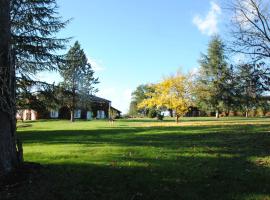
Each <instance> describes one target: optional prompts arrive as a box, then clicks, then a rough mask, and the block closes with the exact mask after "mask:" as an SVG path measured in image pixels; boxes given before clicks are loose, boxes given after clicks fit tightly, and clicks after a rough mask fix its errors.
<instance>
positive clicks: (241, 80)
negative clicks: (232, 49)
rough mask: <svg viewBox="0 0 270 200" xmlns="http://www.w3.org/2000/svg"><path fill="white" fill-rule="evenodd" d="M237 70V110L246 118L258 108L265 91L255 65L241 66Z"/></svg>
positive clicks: (258, 70) (259, 72)
mask: <svg viewBox="0 0 270 200" xmlns="http://www.w3.org/2000/svg"><path fill="white" fill-rule="evenodd" d="M259 65H260V64H259ZM237 69H238V87H237V97H238V102H239V109H241V110H242V111H244V112H245V115H246V117H248V116H249V112H250V111H251V110H253V109H255V108H256V107H258V106H259V104H260V99H261V98H262V94H263V92H264V91H265V90H264V84H263V83H262V80H263V79H262V78H261V74H262V72H261V70H260V68H259V67H258V66H257V64H242V65H239V66H238V67H237Z"/></svg>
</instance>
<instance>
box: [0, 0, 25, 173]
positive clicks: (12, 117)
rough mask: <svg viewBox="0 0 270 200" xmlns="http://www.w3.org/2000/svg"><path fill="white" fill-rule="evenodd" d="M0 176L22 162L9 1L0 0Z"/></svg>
mask: <svg viewBox="0 0 270 200" xmlns="http://www.w3.org/2000/svg"><path fill="white" fill-rule="evenodd" d="M0 24H1V26H0V175H4V174H7V173H9V172H10V171H12V170H13V169H15V168H16V167H17V166H18V164H19V163H20V160H19V159H21V160H22V146H21V145H20V147H19V148H18V149H19V150H20V151H18V150H17V147H16V142H17V141H16V104H15V81H16V80H15V67H14V63H13V62H12V59H13V57H12V56H11V34H10V0H0Z"/></svg>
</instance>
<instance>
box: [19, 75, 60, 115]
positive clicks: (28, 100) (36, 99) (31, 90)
mask: <svg viewBox="0 0 270 200" xmlns="http://www.w3.org/2000/svg"><path fill="white" fill-rule="evenodd" d="M59 90H60V89H59V87H57V86H55V85H54V84H48V83H45V82H41V81H32V80H29V79H28V78H26V77H24V76H23V77H20V78H17V90H16V101H17V103H16V105H17V110H18V111H19V110H23V109H33V110H36V111H44V110H48V109H50V108H51V109H54V108H57V107H58V106H59V105H60V100H59V98H58V97H59V95H58V93H59V92H58V91H59Z"/></svg>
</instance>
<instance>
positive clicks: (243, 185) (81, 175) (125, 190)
mask: <svg viewBox="0 0 270 200" xmlns="http://www.w3.org/2000/svg"><path fill="white" fill-rule="evenodd" d="M130 160H131V161H132V160H136V158H134V159H130ZM140 160H141V159H140ZM141 161H142V160H141ZM143 162H146V163H147V164H148V165H147V166H145V167H126V166H121V165H118V163H117V162H116V163H108V165H107V166H106V165H94V164H83V163H78V164H69V163H65V164H50V165H46V166H44V167H43V169H42V170H41V171H40V173H39V175H38V176H37V177H36V178H35V177H33V176H32V177H31V179H30V180H28V181H26V182H25V183H24V184H23V185H22V186H21V187H20V189H19V190H18V189H17V190H16V192H15V191H12V190H9V191H8V193H6V192H2V193H0V194H1V195H2V198H1V199H2V200H5V199H10V198H8V196H9V195H11V196H12V197H13V198H14V199H16V200H35V199H44V200H56V199H63V200H65V199H77V200H84V199H96V200H103V199H104V200H107V199H112V200H125V199H143V200H152V199H155V200H161V199H164V200H165V199H170V200H174V199H175V200H181V199H183V200H186V199H194V200H196V199H198V200H201V199H208V200H211V199H213V200H216V199H219V200H223V199H224V200H225V199H226V200H231V199H246V198H247V197H252V196H253V197H256V195H263V196H267V195H269V194H270V193H269V192H270V184H269V178H270V170H269V168H264V167H257V166H255V165H253V164H252V163H249V162H247V161H246V160H245V159H242V158H237V159H233V158H232V159H231V158H211V157H204V158H200V157H193V158H186V157H178V158H177V159H176V160H174V159H166V160H165V159H157V160H154V159H144V160H143ZM231 163H233V164H231ZM254 183H256V184H254ZM8 194H9V195H8Z"/></svg>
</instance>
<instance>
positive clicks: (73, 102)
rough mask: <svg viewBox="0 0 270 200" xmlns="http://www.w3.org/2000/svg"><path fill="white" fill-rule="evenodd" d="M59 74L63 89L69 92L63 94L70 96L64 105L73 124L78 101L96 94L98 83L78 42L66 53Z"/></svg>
mask: <svg viewBox="0 0 270 200" xmlns="http://www.w3.org/2000/svg"><path fill="white" fill-rule="evenodd" d="M60 74H61V75H62V77H63V79H64V82H63V87H65V89H66V90H68V91H69V92H65V93H66V94H67V93H69V94H70V95H68V97H67V98H66V100H67V102H66V104H67V105H68V107H69V108H70V111H71V113H70V114H71V116H70V120H71V121H72V122H73V121H74V111H75V108H76V106H78V102H79V100H83V98H87V96H88V95H89V94H92V93H94V92H96V89H95V87H94V85H95V84H97V83H98V78H95V77H94V71H93V69H92V67H91V65H90V64H89V63H88V61H87V57H86V55H85V53H84V51H83V49H81V46H80V44H79V42H78V41H77V42H75V44H74V46H73V47H71V48H70V50H69V51H68V53H67V55H66V58H65V63H64V64H63V65H62V66H61V68H60ZM78 97H80V98H78Z"/></svg>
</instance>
